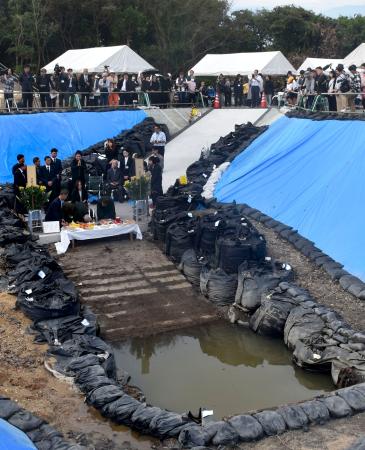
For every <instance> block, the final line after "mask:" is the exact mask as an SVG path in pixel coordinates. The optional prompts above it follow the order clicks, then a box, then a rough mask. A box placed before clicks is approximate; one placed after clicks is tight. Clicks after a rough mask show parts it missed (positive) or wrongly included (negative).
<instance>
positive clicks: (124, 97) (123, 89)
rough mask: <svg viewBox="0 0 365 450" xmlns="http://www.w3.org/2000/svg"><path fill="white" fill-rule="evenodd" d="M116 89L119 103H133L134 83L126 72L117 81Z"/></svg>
mask: <svg viewBox="0 0 365 450" xmlns="http://www.w3.org/2000/svg"><path fill="white" fill-rule="evenodd" d="M117 88H118V91H119V92H120V94H119V104H120V105H131V104H132V103H133V94H132V92H134V91H135V90H136V87H135V84H134V83H133V81H131V80H130V79H129V76H128V74H127V73H125V74H124V75H123V77H122V78H121V79H120V80H119V81H118V86H117Z"/></svg>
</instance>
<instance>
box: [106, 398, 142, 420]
mask: <svg viewBox="0 0 365 450" xmlns="http://www.w3.org/2000/svg"><path fill="white" fill-rule="evenodd" d="M140 406H141V402H139V401H138V400H136V399H135V398H133V397H131V396H130V395H127V394H124V395H122V396H121V397H119V398H117V399H116V400H114V401H113V402H110V403H107V404H106V405H104V406H103V407H102V408H101V413H102V415H103V416H105V417H110V418H111V419H113V420H114V421H115V422H117V423H120V424H128V423H129V418H130V417H131V416H132V414H133V413H134V412H135V411H136V410H137V408H139V407H140Z"/></svg>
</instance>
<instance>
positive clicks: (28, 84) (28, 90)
mask: <svg viewBox="0 0 365 450" xmlns="http://www.w3.org/2000/svg"><path fill="white" fill-rule="evenodd" d="M19 84H20V87H21V88H22V107H23V108H27V109H30V110H31V109H32V107H33V85H34V78H33V74H32V73H31V71H30V65H29V64H25V66H24V69H23V73H22V74H21V75H19Z"/></svg>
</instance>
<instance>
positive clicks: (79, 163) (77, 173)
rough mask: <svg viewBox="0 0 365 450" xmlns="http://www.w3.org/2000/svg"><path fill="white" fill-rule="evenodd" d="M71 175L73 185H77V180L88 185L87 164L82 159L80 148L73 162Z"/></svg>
mask: <svg viewBox="0 0 365 450" xmlns="http://www.w3.org/2000/svg"><path fill="white" fill-rule="evenodd" d="M71 177H72V185H73V186H75V183H76V181H77V180H80V181H81V183H82V185H83V186H85V185H86V164H85V161H84V160H83V159H82V153H81V152H80V150H77V152H76V153H75V159H74V160H73V161H72V163H71Z"/></svg>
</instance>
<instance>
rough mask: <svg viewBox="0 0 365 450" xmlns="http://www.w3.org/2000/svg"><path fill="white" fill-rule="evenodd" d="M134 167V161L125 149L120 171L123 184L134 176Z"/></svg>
mask: <svg viewBox="0 0 365 450" xmlns="http://www.w3.org/2000/svg"><path fill="white" fill-rule="evenodd" d="M133 168H134V161H133V158H132V157H131V155H130V154H129V152H128V150H126V149H124V150H123V157H122V159H121V160H120V171H121V172H122V184H124V182H125V181H127V180H129V179H130V177H131V176H132V171H133Z"/></svg>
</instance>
